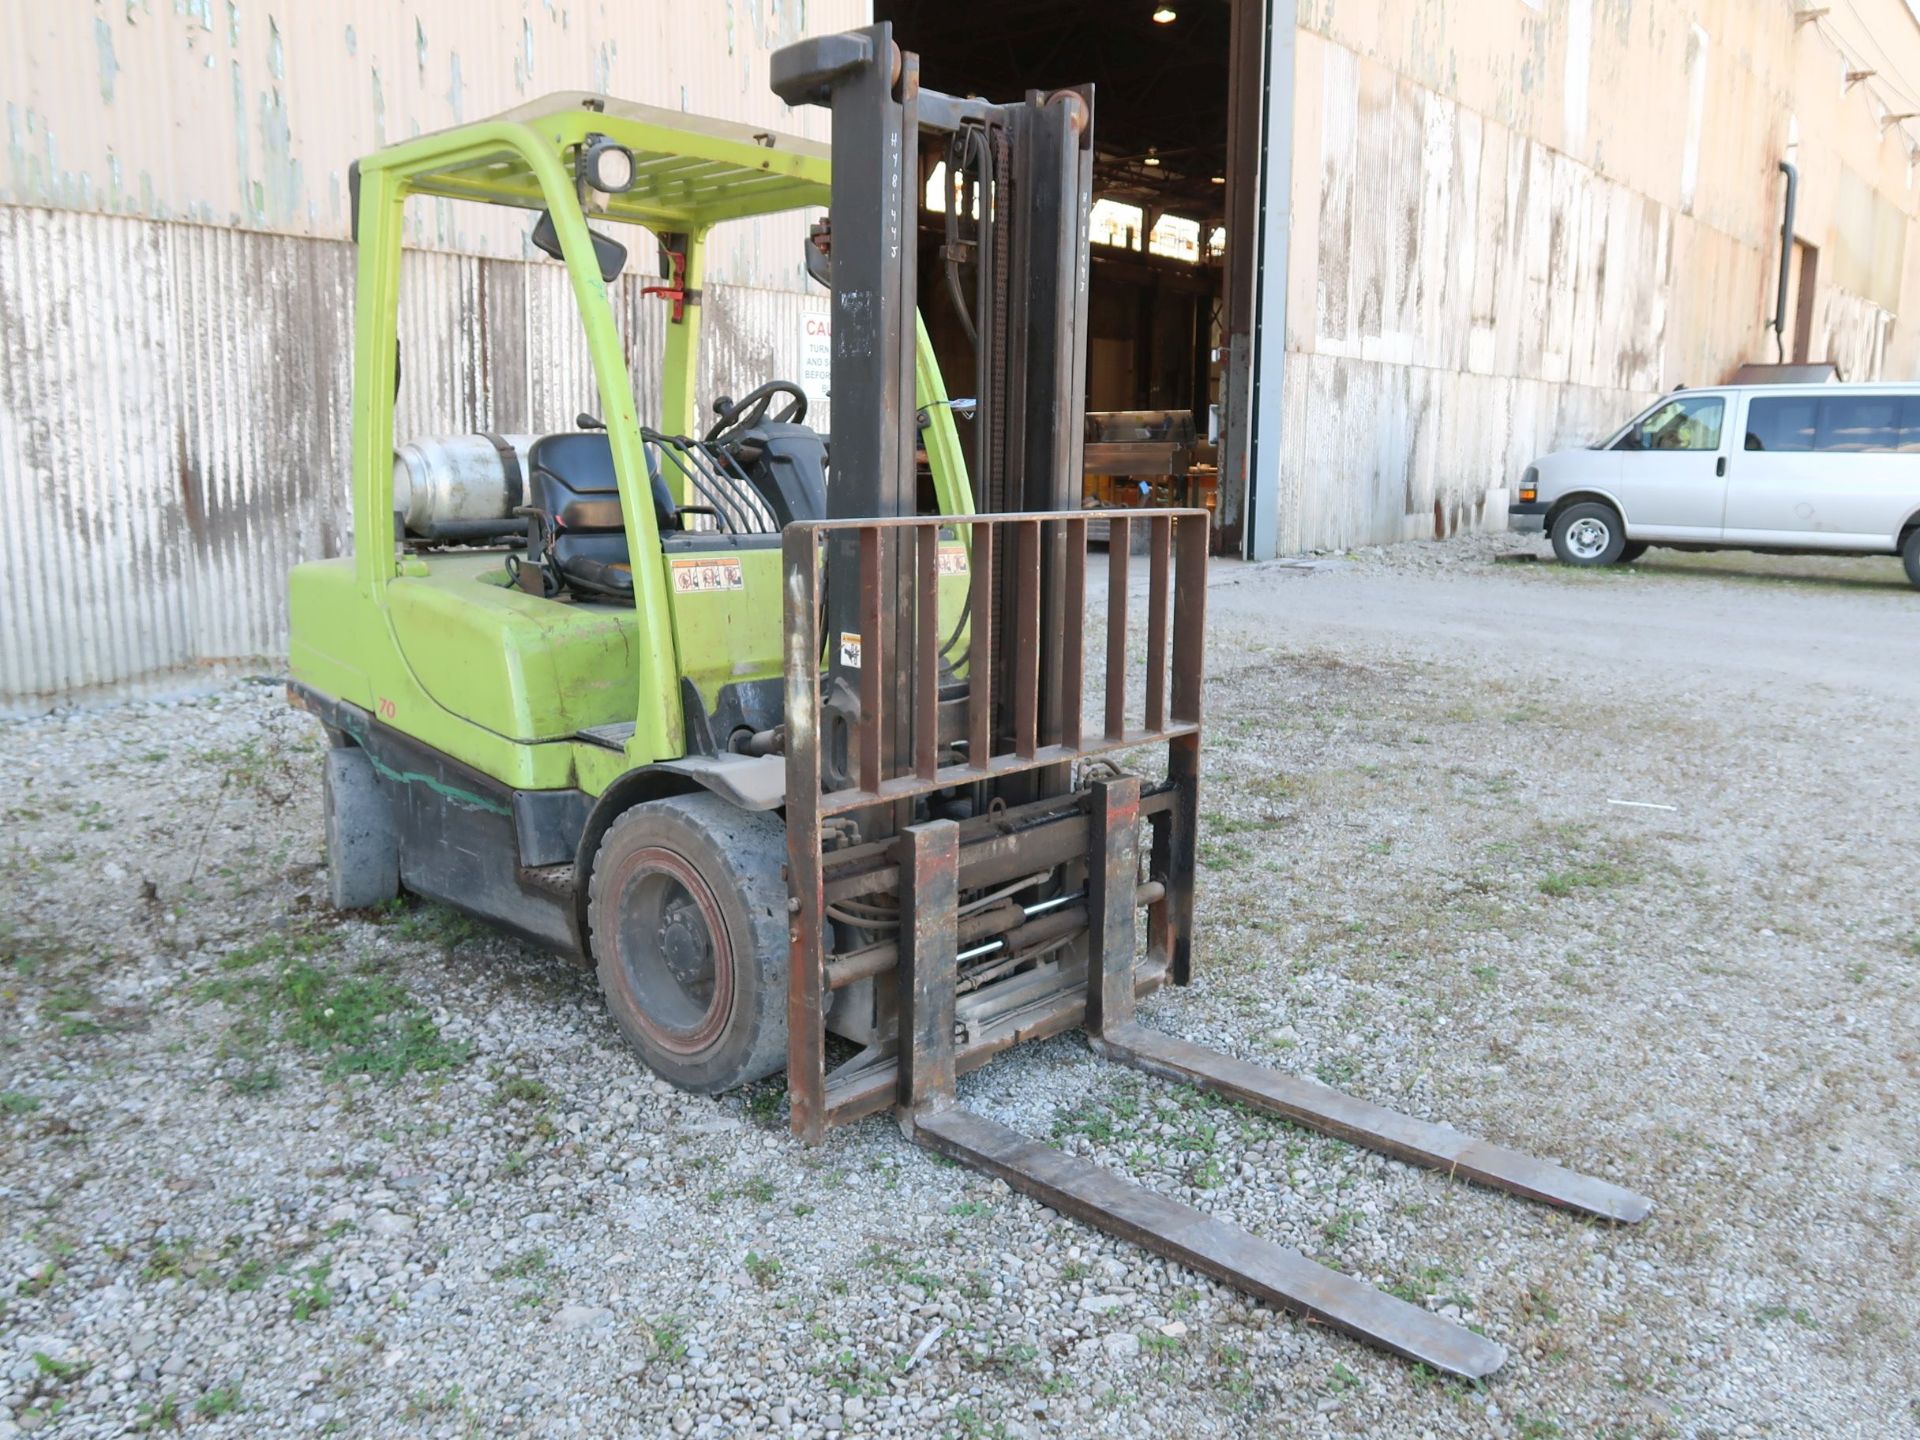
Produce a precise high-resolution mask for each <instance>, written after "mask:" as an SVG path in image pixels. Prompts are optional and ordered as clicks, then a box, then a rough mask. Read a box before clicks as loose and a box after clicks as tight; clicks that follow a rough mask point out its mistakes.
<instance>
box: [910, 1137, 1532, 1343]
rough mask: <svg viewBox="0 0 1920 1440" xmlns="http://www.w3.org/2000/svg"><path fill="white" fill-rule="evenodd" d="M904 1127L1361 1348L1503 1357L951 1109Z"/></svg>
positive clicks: (1233, 1231) (1456, 1331)
mask: <svg viewBox="0 0 1920 1440" xmlns="http://www.w3.org/2000/svg"><path fill="white" fill-rule="evenodd" d="M913 1133H914V1138H915V1139H916V1140H917V1141H919V1142H920V1143H921V1144H923V1145H926V1146H927V1147H929V1148H930V1149H932V1150H935V1151H937V1152H939V1153H940V1154H942V1155H945V1156H947V1157H949V1158H950V1159H954V1160H958V1161H960V1162H961V1163H962V1164H965V1165H971V1166H973V1167H974V1168H975V1169H978V1170H984V1171H985V1172H986V1173H988V1174H989V1175H994V1176H997V1177H998V1178H1000V1179H1002V1180H1004V1181H1006V1182H1007V1184H1009V1185H1011V1186H1012V1187H1013V1188H1014V1189H1016V1190H1018V1191H1020V1192H1022V1193H1023V1194H1027V1195H1031V1196H1033V1197H1034V1199H1036V1200H1038V1201H1040V1202H1041V1203H1042V1204H1044V1205H1048V1206H1051V1207H1052V1208H1053V1209H1055V1210H1058V1211H1060V1212H1061V1213H1062V1214H1063V1215H1070V1216H1072V1217H1073V1218H1074V1219H1076V1220H1084V1221H1086V1222H1087V1223H1088V1224H1090V1225H1094V1226H1097V1227H1098V1228H1100V1229H1102V1230H1105V1231H1106V1232H1107V1233H1108V1234H1111V1235H1117V1236H1119V1237H1120V1238H1121V1239H1123V1240H1127V1241H1130V1242H1132V1243H1133V1244H1135V1245H1139V1246H1142V1247H1144V1248H1145V1249H1148V1250H1152V1251H1154V1252H1155V1253H1157V1254H1160V1255H1165V1256H1167V1257H1168V1258H1169V1259H1173V1260H1178V1261H1179V1262H1180V1263H1181V1264H1183V1265H1190V1266H1192V1267H1193V1268H1194V1269H1195V1270H1198V1271H1201V1272H1202V1273H1203V1274H1207V1275H1211V1276H1213V1277H1214V1278H1215V1279H1217V1280H1221V1281H1224V1282H1225V1283H1227V1284H1229V1285H1232V1286H1233V1287H1235V1288H1236V1289H1239V1290H1244V1291H1246V1292H1247V1293H1248V1294H1250V1295H1254V1296H1257V1297H1258V1298H1260V1299H1262V1300H1265V1301H1267V1302H1268V1303H1269V1304H1272V1305H1278V1306H1280V1307H1282V1308H1284V1309H1287V1310H1292V1311H1294V1312H1296V1313H1297V1314H1299V1315H1301V1316H1303V1317H1305V1318H1306V1319H1308V1320H1312V1321H1316V1322H1318V1323H1320V1324H1323V1325H1329V1326H1331V1327H1332V1328H1334V1329H1336V1330H1339V1331H1342V1332H1344V1333H1345V1334H1348V1335H1351V1336H1353V1337H1355V1338H1356V1339H1359V1340H1364V1341H1366V1342H1367V1343H1368V1344H1370V1345H1378V1346H1380V1347H1381V1348H1382V1349H1386V1350H1391V1351H1393V1352H1394V1353H1395V1354H1397V1355H1404V1356H1406V1357H1407V1358H1408V1359H1409V1360H1416V1361H1418V1362H1419V1363H1421V1364H1423V1365H1430V1366H1432V1367H1433V1368H1434V1369H1435V1370H1442V1371H1445V1372H1446V1373H1447V1374H1449V1375H1459V1376H1463V1377H1465V1378H1466V1379H1469V1380H1477V1379H1479V1378H1480V1377H1482V1376H1484V1375H1490V1374H1492V1373H1493V1372H1494V1371H1495V1370H1498V1369H1499V1368H1500V1367H1501V1366H1502V1365H1503V1364H1505V1363H1506V1358H1507V1352H1506V1351H1505V1349H1503V1348H1502V1347H1501V1346H1500V1345H1498V1344H1496V1343H1495V1342H1494V1341H1492V1340H1489V1339H1487V1338H1486V1337H1485V1336H1482V1335H1476V1334H1474V1332H1473V1331H1471V1330H1468V1329H1466V1328H1465V1327H1463V1326H1460V1325H1455V1324H1453V1323H1452V1322H1450V1321H1447V1320H1443V1319H1441V1318H1440V1317H1439V1316H1438V1315H1434V1314H1430V1313H1429V1312H1427V1311H1425V1310H1422V1309H1420V1308H1418V1307H1417V1306H1413V1305H1409V1304H1407V1302H1406V1301H1404V1300H1398V1299H1395V1298H1394V1297H1393V1296H1391V1295H1388V1294H1386V1293H1384V1292H1382V1291H1379V1290H1376V1289H1374V1288H1373V1287H1372V1286H1371V1285H1365V1284H1362V1283H1361V1282H1360V1281H1358V1280H1355V1279H1353V1278H1351V1277H1350V1276H1347V1275H1342V1274H1341V1273H1340V1272H1339V1271H1337V1270H1329V1269H1328V1268H1327V1267H1326V1266H1324V1265H1316V1264H1315V1263H1314V1262H1313V1261H1311V1260H1309V1259H1307V1258H1306V1257H1305V1256H1304V1255H1302V1254H1301V1253H1300V1252H1299V1251H1297V1250H1290V1249H1288V1248H1286V1247H1285V1246H1282V1245H1276V1244H1274V1243H1273V1242H1272V1241H1269V1240H1262V1239H1261V1238H1260V1237H1259V1236H1257V1235H1253V1234H1250V1233H1248V1232H1247V1231H1245V1230H1242V1229H1240V1228H1239V1227H1238V1226H1237V1225H1230V1224H1228V1223H1227V1222H1226V1221H1224V1220H1217V1219H1215V1218H1214V1217H1213V1216H1211V1215H1207V1214H1204V1213H1203V1212H1201V1211H1199V1210H1196V1209H1194V1208H1193V1207H1192V1206H1190V1205H1183V1204H1181V1203H1180V1202H1179V1201H1178V1200H1169V1199H1168V1198H1167V1197H1166V1196H1164V1195H1160V1194H1157V1193H1155V1192H1154V1191H1152V1190H1147V1189H1143V1188H1142V1187H1140V1186H1138V1185H1135V1184H1133V1183H1132V1182H1131V1181H1127V1180H1123V1179H1121V1178H1120V1177H1119V1176H1118V1175H1115V1174H1114V1173H1113V1172H1112V1171H1111V1170H1108V1169H1106V1168H1105V1167H1104V1166H1100V1165H1095V1164H1094V1163H1093V1162H1091V1161H1088V1160H1081V1159H1078V1158H1076V1157H1074V1156H1071V1155H1063V1154H1061V1153H1060V1152H1059V1151H1058V1150H1055V1149H1053V1148H1052V1147H1051V1146H1047V1145H1042V1144H1040V1143H1039V1142H1038V1141H1035V1140H1029V1139H1028V1138H1027V1137H1026V1136H1024V1135H1021V1134H1019V1133H1018V1132H1016V1131H1013V1130H1009V1129H1007V1128H1006V1127H1005V1126H1004V1125H1000V1124H996V1123H995V1122H994V1121H992V1120H988V1119H985V1118H983V1117H982V1116H979V1115H975V1114H972V1113H971V1112H969V1111H967V1110H964V1109H961V1108H959V1107H957V1106H956V1107H953V1108H950V1109H946V1110H942V1111H940V1112H938V1113H937V1114H929V1115H923V1116H922V1117H921V1118H920V1119H919V1121H918V1123H917V1124H916V1126H915V1127H914V1132H913Z"/></svg>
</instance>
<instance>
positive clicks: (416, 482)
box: [393, 435, 540, 535]
mask: <svg viewBox="0 0 1920 1440" xmlns="http://www.w3.org/2000/svg"><path fill="white" fill-rule="evenodd" d="M539 438H540V437H539V436H538V435H436V436H429V437H427V438H426V439H423V440H410V441H408V442H407V443H406V444H405V445H402V446H399V447H398V448H397V449H395V450H394V452H393V508H394V510H395V511H396V512H398V513H399V514H400V516H401V517H402V519H403V522H404V523H405V525H406V527H407V529H408V530H409V531H411V532H412V533H413V534H415V535H427V534H430V533H431V532H432V529H433V527H434V526H435V525H440V524H444V523H446V522H447V521H451V520H505V519H507V518H508V517H509V516H511V515H512V514H513V512H514V510H515V509H517V508H518V507H519V506H521V505H524V504H525V503H526V500H525V496H526V486H527V478H526V477H527V451H528V450H530V449H531V448H532V447H533V442H534V441H535V440H538V439H539Z"/></svg>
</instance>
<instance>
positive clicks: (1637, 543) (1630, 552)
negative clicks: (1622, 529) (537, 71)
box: [1620, 540, 1647, 565]
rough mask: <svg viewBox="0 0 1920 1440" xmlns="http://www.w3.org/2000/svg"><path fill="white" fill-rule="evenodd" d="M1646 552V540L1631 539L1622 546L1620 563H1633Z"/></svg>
mask: <svg viewBox="0 0 1920 1440" xmlns="http://www.w3.org/2000/svg"><path fill="white" fill-rule="evenodd" d="M1646 553H1647V542H1646V541H1644V540H1630V541H1628V542H1627V543H1626V544H1625V545H1622V546H1621V547H1620V563H1621V564H1622V565H1631V564H1633V562H1634V561H1636V560H1638V559H1639V558H1640V557H1641V556H1642V555H1644V554H1646Z"/></svg>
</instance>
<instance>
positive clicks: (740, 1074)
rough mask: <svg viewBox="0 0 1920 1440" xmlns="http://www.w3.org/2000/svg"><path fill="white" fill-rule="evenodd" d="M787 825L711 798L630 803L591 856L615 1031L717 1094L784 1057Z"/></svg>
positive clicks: (672, 1076) (604, 979)
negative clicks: (782, 868)
mask: <svg viewBox="0 0 1920 1440" xmlns="http://www.w3.org/2000/svg"><path fill="white" fill-rule="evenodd" d="M785 858H786V833H785V831H784V830H783V829H782V827H781V825H780V822H779V820H778V819H776V818H775V817H774V816H772V815H769V814H762V813H758V812H755V811H751V810H742V809H740V808H739V807H738V806H736V805H730V804H728V803H727V802H726V801H724V800H722V799H720V798H719V797H718V796H715V795H705V794H702V795H676V796H672V797H669V798H667V799H663V800H653V801H649V802H647V803H646V804H643V805H636V806H634V807H633V808H632V809H631V810H629V811H627V813H626V814H624V815H622V816H621V817H620V818H619V819H618V820H616V821H614V823H613V826H612V828H610V829H609V830H608V831H607V834H606V837H605V838H604V839H603V840H602V841H601V842H600V848H599V850H598V851H597V852H596V854H595V855H594V861H593V876H592V879H591V881H590V882H589V888H588V898H587V922H588V932H589V936H590V940H591V943H592V947H593V956H594V964H595V966H596V968H597V969H598V971H599V976H600V988H601V989H602V990H603V991H604V992H605V994H606V997H607V1009H608V1010H609V1011H610V1012H611V1013H612V1015H613V1018H614V1021H615V1023H616V1024H618V1025H619V1027H620V1032H621V1033H622V1034H623V1035H625V1036H626V1038H627V1042H628V1043H629V1044H631V1045H632V1046H633V1048H634V1049H635V1050H637V1051H639V1052H640V1056H641V1058H642V1059H644V1060H645V1061H646V1062H647V1064H648V1065H649V1066H651V1067H652V1068H653V1069H654V1070H655V1071H657V1072H658V1073H659V1074H660V1075H662V1076H664V1077H665V1078H666V1079H668V1080H671V1081H672V1082H673V1083H674V1084H676V1085H678V1086H680V1087H681V1088H682V1089H685V1090H699V1091H705V1092H709V1093H711V1092H714V1091H719V1090H728V1089H731V1088H733V1087H734V1086H736V1085H744V1084H746V1083H747V1082H748V1081H750V1080H758V1079H760V1078H762V1077H763V1076H766V1075H771V1074H772V1073H774V1072H775V1071H776V1070H778V1069H780V1067H781V1066H782V1065H783V1064H784V1063H785V1061H786V1055H787V924H786V912H787V887H786V885H785V883H784V882H783V881H782V880H781V878H780V866H781V863H782V862H783V861H784V860H785Z"/></svg>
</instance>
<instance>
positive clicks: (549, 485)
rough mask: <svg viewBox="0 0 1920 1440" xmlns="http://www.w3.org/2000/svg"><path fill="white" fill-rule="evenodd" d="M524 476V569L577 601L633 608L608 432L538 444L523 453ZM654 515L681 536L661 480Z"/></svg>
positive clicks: (655, 493)
mask: <svg viewBox="0 0 1920 1440" xmlns="http://www.w3.org/2000/svg"><path fill="white" fill-rule="evenodd" d="M527 470H528V476H527V509H528V510H530V511H532V512H533V516H532V519H533V533H532V535H531V536H530V537H529V539H528V546H527V563H528V564H529V565H538V566H541V567H542V568H543V569H550V570H552V571H554V572H557V573H558V576H559V578H560V580H562V581H563V582H564V583H565V584H566V586H567V588H568V589H570V590H572V591H573V592H574V593H575V594H577V595H580V596H583V597H586V598H594V599H610V600H624V601H626V602H627V603H628V604H632V603H633V566H632V565H631V563H630V557H629V556H628V554H627V530H626V523H625V517H624V516H623V515H622V513H621V509H620V486H619V483H618V482H617V481H616V480H615V479H614V473H613V445H612V442H610V441H609V440H608V439H607V436H606V434H605V432H603V431H591V430H589V431H582V432H579V433H576V434H567V435H547V436H543V437H542V438H541V439H539V440H536V441H534V442H533V446H532V448H531V449H530V450H529V451H528V452H527ZM653 511H654V518H655V519H656V520H657V521H658V522H659V526H660V529H661V531H662V532H663V533H664V532H665V531H668V530H677V529H679V528H680V512H679V510H678V508H677V507H676V506H675V505H674V503H673V497H672V496H671V495H670V494H668V492H667V487H666V485H665V484H664V483H662V481H661V479H660V477H659V476H658V475H655V476H654V477H653Z"/></svg>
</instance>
